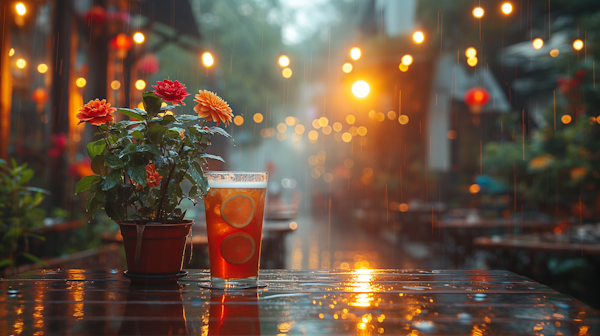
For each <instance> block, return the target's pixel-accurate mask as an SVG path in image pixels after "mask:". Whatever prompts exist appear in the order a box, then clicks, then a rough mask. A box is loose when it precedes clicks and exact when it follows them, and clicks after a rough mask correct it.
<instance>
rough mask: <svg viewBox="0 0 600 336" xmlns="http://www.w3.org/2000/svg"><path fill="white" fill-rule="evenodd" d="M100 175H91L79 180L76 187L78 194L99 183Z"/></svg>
mask: <svg viewBox="0 0 600 336" xmlns="http://www.w3.org/2000/svg"><path fill="white" fill-rule="evenodd" d="M100 179H101V178H100V176H98V175H90V176H86V177H84V178H82V179H81V180H79V182H77V186H76V187H75V193H76V194H78V193H80V192H82V191H86V190H89V189H90V188H91V187H92V185H93V184H94V183H98V181H99V180H100Z"/></svg>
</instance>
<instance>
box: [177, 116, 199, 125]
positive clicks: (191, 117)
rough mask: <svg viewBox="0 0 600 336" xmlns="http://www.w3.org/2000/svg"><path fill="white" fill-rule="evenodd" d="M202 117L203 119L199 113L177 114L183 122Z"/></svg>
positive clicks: (178, 118) (197, 119)
mask: <svg viewBox="0 0 600 336" xmlns="http://www.w3.org/2000/svg"><path fill="white" fill-rule="evenodd" d="M200 119H202V118H200V117H199V116H197V115H190V114H182V115H178V116H177V120H178V121H179V122H182V123H186V122H190V121H200Z"/></svg>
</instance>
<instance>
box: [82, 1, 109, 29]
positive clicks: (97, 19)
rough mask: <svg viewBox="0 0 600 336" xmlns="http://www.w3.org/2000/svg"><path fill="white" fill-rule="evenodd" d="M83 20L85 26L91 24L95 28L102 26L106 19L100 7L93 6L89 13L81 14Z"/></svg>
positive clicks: (103, 10) (104, 12)
mask: <svg viewBox="0 0 600 336" xmlns="http://www.w3.org/2000/svg"><path fill="white" fill-rule="evenodd" d="M83 19H84V20H85V23H86V24H88V25H89V24H92V25H97V26H103V25H104V24H105V23H106V20H107V19H108V16H107V15H106V10H105V9H104V8H103V7H101V6H94V7H92V8H91V9H90V10H89V11H87V12H85V14H83Z"/></svg>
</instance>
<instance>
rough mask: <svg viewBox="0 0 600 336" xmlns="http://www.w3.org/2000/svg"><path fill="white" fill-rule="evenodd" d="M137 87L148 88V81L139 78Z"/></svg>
mask: <svg viewBox="0 0 600 336" xmlns="http://www.w3.org/2000/svg"><path fill="white" fill-rule="evenodd" d="M135 88H136V89H138V90H140V91H142V90H143V89H145V88H146V82H144V80H142V79H138V80H137V81H136V82H135Z"/></svg>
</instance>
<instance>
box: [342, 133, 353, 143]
mask: <svg viewBox="0 0 600 336" xmlns="http://www.w3.org/2000/svg"><path fill="white" fill-rule="evenodd" d="M342 140H344V142H350V141H352V134H350V133H348V132H346V133H344V134H342Z"/></svg>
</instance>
